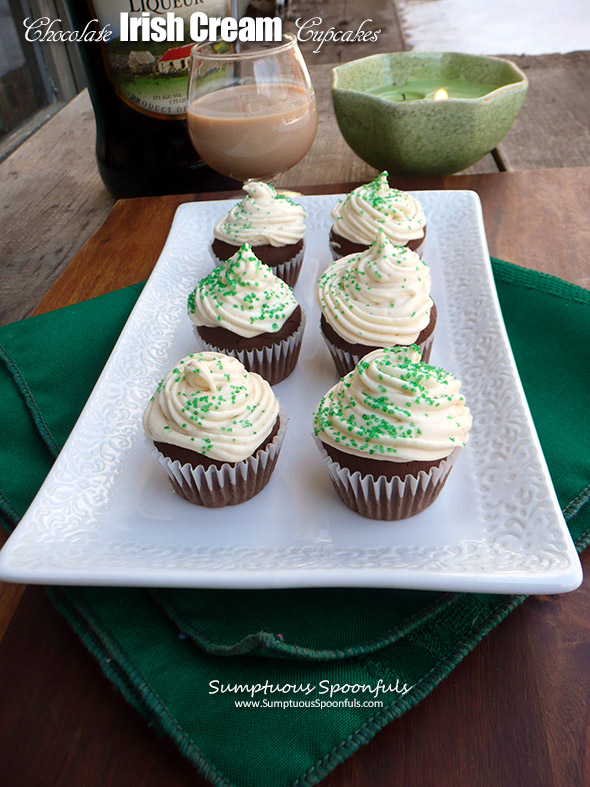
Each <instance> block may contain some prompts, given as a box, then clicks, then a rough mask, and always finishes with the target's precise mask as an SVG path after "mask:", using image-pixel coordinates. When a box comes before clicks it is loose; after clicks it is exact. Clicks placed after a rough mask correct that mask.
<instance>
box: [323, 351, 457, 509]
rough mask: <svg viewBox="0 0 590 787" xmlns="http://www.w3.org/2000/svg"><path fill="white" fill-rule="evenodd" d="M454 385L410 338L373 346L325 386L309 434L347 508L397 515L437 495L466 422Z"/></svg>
mask: <svg viewBox="0 0 590 787" xmlns="http://www.w3.org/2000/svg"><path fill="white" fill-rule="evenodd" d="M460 388H461V383H460V382H459V380H457V379H456V378H455V377H454V376H453V375H452V374H449V373H448V372H445V371H444V370H443V369H438V368H436V367H434V366H430V365H429V364H426V363H422V362H421V361H420V351H419V350H418V348H417V347H416V346H412V347H390V348H385V349H382V350H374V351H373V352H371V353H369V354H368V355H366V356H365V357H364V358H363V359H362V360H361V361H360V363H359V364H358V365H357V367H356V368H355V370H354V371H353V372H350V373H349V374H347V375H346V376H345V377H343V378H342V379H341V380H340V381H339V382H338V383H337V384H336V385H335V386H334V387H333V388H331V389H330V390H329V391H328V392H327V393H326V395H325V396H324V397H323V398H322V400H321V401H320V403H319V405H318V407H317V409H316V411H315V414H314V435H315V438H316V442H317V444H318V447H319V449H320V452H321V454H322V457H323V459H324V461H325V463H326V465H327V468H328V472H329V474H330V479H331V481H332V484H333V485H334V488H335V489H336V491H337V492H338V494H339V495H340V497H341V499H342V500H343V502H344V503H346V505H347V506H348V507H349V508H351V509H352V510H353V511H356V512H357V513H359V514H361V516H365V517H369V518H371V519H384V520H398V519H405V518H407V517H410V516H414V515H415V514H418V513H420V512H421V511H423V510H424V509H425V508H427V507H428V506H430V505H431V504H432V503H433V502H434V501H435V500H436V498H437V497H438V495H439V493H440V491H441V489H442V488H443V486H444V484H445V482H446V479H447V477H448V475H449V473H450V471H451V468H452V466H453V464H454V462H455V461H456V459H457V456H458V454H459V452H460V450H461V449H462V448H463V446H464V445H465V444H466V442H467V440H468V437H469V430H470V428H471V420H472V419H471V414H470V412H469V409H468V408H467V407H466V405H465V397H464V396H463V395H462V394H460V393H459V390H460Z"/></svg>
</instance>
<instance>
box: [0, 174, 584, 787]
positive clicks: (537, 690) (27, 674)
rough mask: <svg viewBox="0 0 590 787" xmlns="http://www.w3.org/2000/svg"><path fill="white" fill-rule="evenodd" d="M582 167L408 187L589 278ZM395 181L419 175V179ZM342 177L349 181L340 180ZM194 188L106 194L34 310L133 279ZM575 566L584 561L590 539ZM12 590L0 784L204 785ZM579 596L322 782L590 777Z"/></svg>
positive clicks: (3, 654)
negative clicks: (477, 213) (467, 210)
mask: <svg viewBox="0 0 590 787" xmlns="http://www.w3.org/2000/svg"><path fill="white" fill-rule="evenodd" d="M588 175H589V169H588V168H584V169H561V170H547V171H538V172H522V173H502V174H496V175H489V174H488V175H486V174H484V175H467V176H461V177H449V178H444V179H443V178H432V179H428V180H423V181H420V185H422V186H424V187H428V188H443V187H445V188H474V189H475V190H476V191H478V193H479V194H480V196H481V198H482V202H483V208H484V220H485V223H486V230H487V236H488V241H489V246H490V250H491V252H492V253H493V254H495V255H496V256H500V257H504V258H506V259H510V260H511V261H513V262H518V263H519V264H521V265H525V266H527V267H531V268H536V269H538V270H544V271H547V272H554V273H557V274H558V275H560V276H562V277H563V278H567V279H569V280H571V281H574V282H577V283H579V284H586V286H588V285H590V281H589V279H588V276H589V272H588V270H587V266H586V264H585V249H586V248H587V247H588V242H589V241H590V237H589V236H588V232H589V230H588V225H587V223H586V222H585V218H586V216H587V215H588V211H589V210H590V192H589V191H588V190H586V192H585V193H584V191H583V184H584V183H586V182H587V178H588ZM401 185H402V186H403V187H405V188H415V187H416V185H417V182H416V181H415V180H414V181H413V180H406V181H404V182H403V183H402V184H401ZM343 187H344V188H349V187H350V184H348V185H344V186H343V185H342V184H341V185H340V186H339V187H338V188H343ZM318 190H319V189H317V188H316V189H311V191H318ZM555 193H559V194H560V205H559V209H558V210H556V209H555V200H554V195H555ZM203 196H206V195H200V196H199V197H197V198H203ZM191 198H194V197H193V195H188V196H184V197H183V196H175V197H162V198H146V199H142V200H123V201H120V202H119V203H117V205H116V206H115V208H114V210H113V211H112V213H111V214H110V215H109V218H108V220H107V221H106V222H105V224H104V225H103V227H102V228H101V229H100V231H99V232H98V233H97V234H96V235H94V237H93V238H92V239H91V240H90V241H89V242H87V243H86V245H85V246H84V248H83V249H82V250H81V252H80V253H79V254H78V256H77V257H76V259H75V260H74V261H73V262H72V264H71V265H70V266H69V268H68V269H67V271H66V272H65V274H63V275H62V277H61V278H60V279H59V280H58V282H57V283H56V284H55V285H54V286H53V287H52V288H51V290H50V291H49V292H48V293H47V295H46V297H45V298H44V299H43V300H42V302H41V303H40V305H39V307H38V309H37V311H39V312H41V311H47V310H50V309H52V308H57V307H59V306H63V305H65V304H67V303H73V302H76V301H79V300H84V299H85V298H88V297H92V296H95V295H99V294H101V293H103V292H108V291H109V290H111V289H113V288H114V287H120V286H124V285H126V284H131V283H133V282H135V281H138V280H140V279H143V278H145V276H147V275H148V273H149V271H150V270H151V268H152V266H153V264H154V263H155V261H156V259H157V257H158V255H159V252H160V250H161V247H162V245H163V243H164V240H165V238H166V235H167V233H168V231H169V227H170V222H171V219H172V216H173V214H174V210H175V209H176V207H177V206H178V204H180V203H181V202H183V201H186V200H187V199H191ZM130 228H132V230H130ZM97 260H100V265H97V264H96V262H97ZM130 260H131V261H133V263H132V264H130ZM582 563H583V565H584V566H585V568H586V569H588V568H589V567H590V552H589V553H587V554H585V555H583V557H582ZM21 590H22V588H20V587H18V586H6V585H5V586H3V591H4V595H3V599H4V605H3V613H2V621H3V625H4V627H5V628H6V633H5V635H4V637H3V639H2V641H1V642H0V695H1V696H2V698H3V713H2V714H0V740H2V741H3V762H2V766H1V770H0V772H1V774H2V779H3V781H4V782H5V783H6V784H10V785H13V784H14V785H19V787H20V785H22V787H29V786H31V787H44V785H47V787H54V786H57V787H70V785H72V786H73V787H78V785H82V784H84V785H85V787H104V785H105V784H108V785H109V787H127V785H129V784H138V785H142V787H143V785H154V787H155V786H156V785H158V786H159V785H163V784H165V785H167V787H168V785H170V787H176V786H177V785H178V787H180V786H181V785H182V786H183V787H184V786H186V787H188V785H205V784H206V782H205V781H204V780H203V779H202V778H200V777H199V776H198V775H196V774H195V771H194V769H193V768H192V766H190V765H189V764H188V762H186V761H184V760H183V759H182V757H181V755H180V754H178V753H177V752H176V750H175V749H174V747H173V746H172V745H171V744H170V742H169V741H168V740H165V739H159V740H158V739H156V737H155V735H154V733H153V731H152V730H151V729H150V728H149V726H148V725H147V724H146V723H145V722H144V721H143V720H142V719H140V717H139V715H138V714H137V713H135V712H134V711H133V710H132V709H131V708H130V707H129V706H127V705H126V704H125V703H124V701H123V700H122V698H121V697H120V696H119V695H118V694H117V693H116V691H115V690H114V689H113V688H112V687H111V685H110V684H109V683H108V681H107V680H106V679H105V678H104V677H103V675H102V674H101V672H100V670H99V669H98V668H97V666H96V664H95V663H94V662H93V660H92V658H91V657H90V656H89V655H88V654H87V653H86V651H85V650H84V649H83V647H82V645H81V644H80V642H79V641H78V640H77V639H76V637H75V636H74V634H73V633H72V632H71V630H70V629H69V627H68V626H67V624H66V623H65V622H64V621H63V620H62V619H61V618H60V617H59V615H58V614H57V612H56V611H55V610H54V609H53V607H52V606H51V604H50V603H49V601H48V599H47V598H46V597H45V596H44V594H43V592H42V590H41V589H39V588H28V589H27V590H26V591H25V592H24V594H23V595H22V597H20V592H21ZM19 600H20V603H19ZM589 601H590V581H588V580H587V581H586V582H585V583H584V585H583V586H582V588H581V589H580V590H578V591H577V592H575V593H571V594H567V595H563V596H557V597H545V596H543V597H536V598H534V599H530V600H529V601H528V602H527V603H526V605H525V606H524V607H522V608H520V609H518V610H517V611H516V612H515V613H514V614H513V615H511V616H510V617H509V618H508V619H507V621H505V622H504V623H503V624H502V625H501V626H500V627H499V628H498V629H496V630H495V631H494V632H492V633H491V634H490V635H489V636H488V637H486V638H485V639H484V640H483V641H482V642H481V643H480V644H479V645H478V647H477V648H476V650H475V651H474V652H473V653H471V654H470V655H469V656H468V657H467V658H466V659H465V661H464V662H463V663H462V664H460V665H459V667H458V668H457V669H456V670H454V671H453V673H452V674H451V675H450V676H449V677H448V678H447V679H446V680H445V681H444V682H443V683H442V685H441V686H440V687H439V688H438V689H437V690H436V691H435V692H434V693H433V694H432V695H430V696H429V697H428V698H427V699H426V700H425V701H423V702H422V703H420V704H419V705H418V707H417V708H415V709H413V710H412V711H411V712H409V713H408V714H406V715H405V716H404V717H402V718H401V719H399V720H397V721H396V722H394V723H392V724H390V725H389V726H388V727H387V728H386V729H385V730H383V731H382V732H381V733H380V734H379V735H378V736H377V737H376V738H375V739H374V740H373V741H372V742H371V743H370V744H369V745H367V746H366V747H364V748H363V749H361V750H360V751H359V752H357V753H356V754H355V755H354V756H353V757H352V758H351V759H349V760H348V761H347V762H345V763H344V764H343V765H342V766H340V767H339V768H338V769H337V770H336V771H335V772H334V773H333V774H332V775H331V776H330V777H328V779H326V780H325V782H323V783H324V784H325V785H326V787H337V785H342V786H343V787H344V786H346V787H365V785H377V784H378V785H384V786H385V787H388V786H389V785H391V787H393V786H394V785H396V786H397V785H399V786H400V787H402V786H403V787H414V786H415V787H430V785H432V787H435V786H436V787H444V786H445V785H449V787H451V785H452V786H453V787H455V785H462V784H469V785H470V787H479V786H480V785H481V787H496V785H499V784H507V785H511V784H519V785H520V784H522V785H525V787H527V785H531V787H532V786H533V785H534V786H535V787H537V786H543V785H547V787H554V786H555V785H557V786H558V787H559V786H560V785H563V786H564V787H566V785H567V786H568V787H569V785H584V784H589V783H590V766H589V763H590V760H589V759H588V757H587V755H586V752H585V749H584V747H583V741H584V739H585V738H584V736H585V734H586V730H587V718H588V713H589V706H588V701H589V700H588V698H589V697H590V671H589V670H588V669H587V652H588V649H589V648H590V628H589V626H588V622H587V609H588V603H589ZM0 606H1V605H0ZM32 730H34V734H32ZM39 763H43V767H42V768H41V769H40V768H39Z"/></svg>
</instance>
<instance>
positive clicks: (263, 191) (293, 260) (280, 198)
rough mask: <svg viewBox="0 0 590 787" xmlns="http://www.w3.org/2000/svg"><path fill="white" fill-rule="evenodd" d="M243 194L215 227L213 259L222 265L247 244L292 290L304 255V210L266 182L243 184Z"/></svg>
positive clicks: (212, 246) (212, 247) (212, 248)
mask: <svg viewBox="0 0 590 787" xmlns="http://www.w3.org/2000/svg"><path fill="white" fill-rule="evenodd" d="M244 191H247V192H248V196H247V197H244V199H243V200H242V201H241V202H238V203H237V205H234V207H233V208H232V209H231V210H230V211H229V213H228V214H227V216H225V217H224V218H223V219H221V221H219V222H218V223H217V224H216V225H215V229H214V230H213V235H214V239H213V243H212V244H211V254H212V256H213V259H214V260H215V262H216V263H217V264H219V263H221V262H225V260H228V259H229V258H230V257H232V256H233V255H234V254H235V253H236V251H237V250H238V248H239V247H240V246H241V245H242V244H243V243H248V244H249V245H250V246H252V248H253V250H254V253H255V254H256V256H257V257H258V259H259V260H261V261H262V262H264V263H265V264H266V265H268V266H269V267H270V268H272V269H273V272H274V274H275V275H276V276H278V277H279V278H280V279H282V280H283V281H284V282H286V283H287V284H288V285H289V287H294V286H295V282H296V281H297V279H298V277H299V272H300V270H301V265H302V263H303V255H304V252H305V243H304V236H305V223H304V219H305V211H304V210H303V208H302V206H301V205H298V204H297V203H296V202H293V200H292V199H290V198H289V197H287V196H285V195H284V194H277V192H276V190H275V189H274V188H273V187H272V186H269V185H268V184H266V183H258V182H254V183H246V184H244Z"/></svg>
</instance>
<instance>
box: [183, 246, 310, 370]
mask: <svg viewBox="0 0 590 787" xmlns="http://www.w3.org/2000/svg"><path fill="white" fill-rule="evenodd" d="M188 314H189V317H190V318H191V320H192V321H193V323H194V325H195V333H196V335H197V337H198V339H199V341H200V343H201V345H202V347H203V348H204V349H206V350H211V351H215V352H224V353H227V354H228V355H233V356H234V357H236V358H238V359H239V360H240V361H241V362H242V363H243V364H244V366H245V367H246V369H248V370H249V371H251V372H256V373H257V374H261V375H262V376H263V377H264V378H265V380H268V382H269V383H270V384H271V385H275V384H276V383H278V382H280V381H281V380H284V379H285V377H288V376H289V375H290V374H291V372H292V371H293V369H294V368H295V365H296V364H297V359H298V358H299V352H300V350H301V343H302V341H303V331H304V329H305V313H304V312H303V310H302V308H301V306H300V305H299V304H298V303H297V301H296V300H295V296H294V295H293V290H292V289H291V287H289V286H288V285H287V284H285V282H284V281H283V280H282V279H279V278H278V276H275V275H274V273H273V272H272V269H271V268H269V266H268V265H265V264H264V263H263V262H261V261H260V260H259V259H258V258H257V257H256V255H255V254H254V252H253V251H252V249H251V248H250V246H249V245H248V244H247V243H245V244H244V245H243V246H242V247H241V248H240V249H239V250H238V251H237V252H236V253H235V254H234V255H233V256H232V257H230V259H229V260H226V261H225V262H223V263H222V264H221V265H219V266H218V267H216V268H214V269H213V270H212V271H211V273H210V274H209V275H208V276H205V278H204V279H201V281H200V282H199V283H198V284H197V286H196V287H195V289H194V290H193V291H192V292H191V294H190V295H189V297H188Z"/></svg>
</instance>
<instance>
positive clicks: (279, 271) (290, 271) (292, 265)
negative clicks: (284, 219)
mask: <svg viewBox="0 0 590 787" xmlns="http://www.w3.org/2000/svg"><path fill="white" fill-rule="evenodd" d="M236 251H237V249H236ZM252 251H253V252H254V254H256V248H255V247H254V248H253V249H252ZM209 253H210V254H211V257H212V258H213V262H214V263H215V265H223V263H224V260H220V259H219V257H218V256H217V255H216V254H215V253H214V251H213V245H212V244H211V245H210V246H209ZM304 256H305V241H303V247H302V248H301V250H300V251H299V252H298V253H297V254H296V255H295V256H294V257H292V258H291V259H290V260H287V262H281V263H279V264H278V265H270V266H269V267H270V269H271V270H272V272H273V273H274V275H275V276H278V277H279V279H282V280H283V281H284V282H285V284H288V285H289V287H294V286H295V284H296V283H297V279H298V278H299V273H300V272H301V265H302V264H303V257H304Z"/></svg>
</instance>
